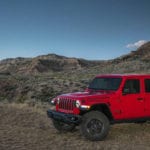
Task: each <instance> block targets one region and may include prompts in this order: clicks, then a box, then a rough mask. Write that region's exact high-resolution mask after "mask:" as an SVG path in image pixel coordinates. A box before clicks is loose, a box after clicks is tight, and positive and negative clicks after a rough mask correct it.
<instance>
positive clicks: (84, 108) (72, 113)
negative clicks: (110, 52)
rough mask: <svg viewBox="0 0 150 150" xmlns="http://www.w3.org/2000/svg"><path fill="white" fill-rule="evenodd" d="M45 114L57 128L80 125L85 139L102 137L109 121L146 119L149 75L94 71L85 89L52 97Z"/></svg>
mask: <svg viewBox="0 0 150 150" xmlns="http://www.w3.org/2000/svg"><path fill="white" fill-rule="evenodd" d="M51 103H52V104H55V105H56V110H50V109H49V110H48V111H47V115H48V117H50V118H51V119H52V121H53V124H54V127H55V128H56V129H57V130H58V131H62V132H64V131H72V130H73V129H74V128H75V127H76V126H78V125H79V126H80V131H81V134H82V135H83V136H84V137H86V138H87V139H89V140H92V141H98V140H103V139H104V138H105V137H106V136H107V134H108V132H109V128H110V124H114V123H125V122H134V123H138V122H146V121H148V120H150V75H136V74H134V75H133V74H132V75H129V74H128V75H114V74H110V75H98V76H96V77H95V78H94V79H93V81H92V82H91V83H90V84H89V86H88V88H87V89H86V90H85V92H76V93H69V94H63V95H59V96H57V97H56V98H54V99H52V101H51Z"/></svg>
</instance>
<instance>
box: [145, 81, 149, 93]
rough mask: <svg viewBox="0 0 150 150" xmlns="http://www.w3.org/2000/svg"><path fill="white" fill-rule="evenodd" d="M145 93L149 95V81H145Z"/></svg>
mask: <svg viewBox="0 0 150 150" xmlns="http://www.w3.org/2000/svg"><path fill="white" fill-rule="evenodd" d="M145 91H146V92H147V93H150V79H145Z"/></svg>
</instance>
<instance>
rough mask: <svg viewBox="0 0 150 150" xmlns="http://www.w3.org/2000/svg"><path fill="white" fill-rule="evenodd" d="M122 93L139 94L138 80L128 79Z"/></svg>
mask: <svg viewBox="0 0 150 150" xmlns="http://www.w3.org/2000/svg"><path fill="white" fill-rule="evenodd" d="M123 93H128V94H133V93H140V81H139V80H138V79H128V80H126V82H125V85H124V88H123Z"/></svg>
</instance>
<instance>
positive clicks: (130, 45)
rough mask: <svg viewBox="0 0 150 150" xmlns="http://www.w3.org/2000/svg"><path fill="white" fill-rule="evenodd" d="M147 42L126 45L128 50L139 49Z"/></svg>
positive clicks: (140, 41)
mask: <svg viewBox="0 0 150 150" xmlns="http://www.w3.org/2000/svg"><path fill="white" fill-rule="evenodd" d="M146 42H147V41H146V40H139V41H137V42H135V43H130V44H128V45H126V48H139V47H140V46H141V45H143V44H145V43H146Z"/></svg>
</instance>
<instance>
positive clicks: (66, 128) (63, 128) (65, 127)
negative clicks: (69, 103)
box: [53, 120, 75, 132]
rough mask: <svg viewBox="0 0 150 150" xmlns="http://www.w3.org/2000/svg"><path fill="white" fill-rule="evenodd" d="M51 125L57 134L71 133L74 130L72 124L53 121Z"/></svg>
mask: <svg viewBox="0 0 150 150" xmlns="http://www.w3.org/2000/svg"><path fill="white" fill-rule="evenodd" d="M53 125H54V127H55V128H56V129H57V130H58V131H59V132H71V131H73V130H74V129H75V125H74V124H66V123H63V122H60V121H57V120H53Z"/></svg>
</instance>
